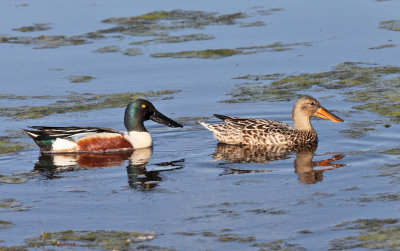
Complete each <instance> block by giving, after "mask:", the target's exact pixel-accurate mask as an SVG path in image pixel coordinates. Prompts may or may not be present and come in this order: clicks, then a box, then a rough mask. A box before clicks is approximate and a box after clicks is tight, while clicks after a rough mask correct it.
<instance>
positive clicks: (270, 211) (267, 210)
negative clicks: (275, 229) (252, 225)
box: [246, 208, 288, 214]
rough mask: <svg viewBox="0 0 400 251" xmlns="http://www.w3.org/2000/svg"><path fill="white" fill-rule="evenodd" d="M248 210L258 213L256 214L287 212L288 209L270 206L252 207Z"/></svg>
mask: <svg viewBox="0 0 400 251" xmlns="http://www.w3.org/2000/svg"><path fill="white" fill-rule="evenodd" d="M246 212H251V213H256V214H287V213H288V211H287V210H282V209H276V208H268V209H264V208H261V209H250V210H246Z"/></svg>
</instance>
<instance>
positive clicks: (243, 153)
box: [213, 144, 344, 184]
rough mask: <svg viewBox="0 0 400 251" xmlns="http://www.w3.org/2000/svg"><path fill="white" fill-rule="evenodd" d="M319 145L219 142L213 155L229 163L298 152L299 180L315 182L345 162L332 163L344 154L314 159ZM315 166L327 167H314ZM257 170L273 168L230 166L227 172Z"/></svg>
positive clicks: (272, 158)
mask: <svg viewBox="0 0 400 251" xmlns="http://www.w3.org/2000/svg"><path fill="white" fill-rule="evenodd" d="M317 147H318V145H317V144H307V145H301V146H284V145H283V146H249V145H227V144H218V146H217V148H216V149H215V152H214V154H213V157H214V160H223V161H226V162H228V163H268V162H270V161H274V160H282V159H288V158H290V155H291V154H292V153H296V159H295V160H294V169H295V172H296V173H297V174H298V175H299V181H300V182H302V183H306V184H314V183H317V182H319V181H322V178H323V177H322V173H323V172H324V171H326V170H330V169H335V168H339V167H342V166H344V165H343V164H333V163H331V162H332V161H335V160H339V159H342V158H343V156H342V155H336V156H333V157H332V158H330V159H327V160H322V161H312V159H313V155H314V152H315V150H316V149H317ZM314 167H327V168H324V169H314ZM255 172H271V170H265V169H264V170H241V169H232V168H229V169H227V170H226V171H225V174H233V173H255Z"/></svg>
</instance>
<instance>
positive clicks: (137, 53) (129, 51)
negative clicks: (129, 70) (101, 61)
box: [124, 48, 143, 56]
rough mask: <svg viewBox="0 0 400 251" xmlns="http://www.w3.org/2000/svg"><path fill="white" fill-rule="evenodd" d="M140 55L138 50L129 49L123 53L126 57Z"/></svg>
mask: <svg viewBox="0 0 400 251" xmlns="http://www.w3.org/2000/svg"><path fill="white" fill-rule="evenodd" d="M142 54H143V53H142V51H141V50H140V49H138V48H129V49H126V50H125V51H124V55H126V56H137V55H142Z"/></svg>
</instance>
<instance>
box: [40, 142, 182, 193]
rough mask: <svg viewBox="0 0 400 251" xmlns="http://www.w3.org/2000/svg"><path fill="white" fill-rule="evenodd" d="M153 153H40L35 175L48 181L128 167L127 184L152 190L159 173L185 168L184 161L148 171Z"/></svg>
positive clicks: (148, 149)
mask: <svg viewBox="0 0 400 251" xmlns="http://www.w3.org/2000/svg"><path fill="white" fill-rule="evenodd" d="M152 153H153V149H152V148H143V149H137V150H135V151H131V152H119V153H101V154H100V153H73V154H72V153H71V154H54V153H53V154H45V153H41V155H40V156H39V160H38V162H36V163H35V166H34V170H33V172H36V173H40V174H41V175H42V177H43V178H45V179H58V178H61V176H60V173H63V172H70V171H79V170H83V169H89V168H101V167H112V166H122V165H124V163H125V161H126V160H127V161H128V165H127V167H126V170H127V176H128V184H129V186H130V187H132V188H135V189H145V190H147V189H151V188H154V187H156V186H157V184H158V183H159V182H161V181H162V178H161V177H160V176H159V173H160V172H163V171H170V170H174V169H180V168H183V162H184V159H181V160H176V161H167V162H161V163H156V164H154V165H155V166H156V168H153V169H152V170H151V171H147V169H146V165H147V163H148V162H149V159H150V158H151V156H152Z"/></svg>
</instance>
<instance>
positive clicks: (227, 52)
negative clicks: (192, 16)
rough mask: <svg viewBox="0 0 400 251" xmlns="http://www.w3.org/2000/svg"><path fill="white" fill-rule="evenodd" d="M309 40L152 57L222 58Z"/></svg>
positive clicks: (303, 43) (301, 44) (173, 53)
mask: <svg viewBox="0 0 400 251" xmlns="http://www.w3.org/2000/svg"><path fill="white" fill-rule="evenodd" d="M310 45H311V43H309V42H300V43H288V44H285V43H280V42H279V43H273V44H268V45H257V46H249V47H238V48H235V49H207V50H198V51H181V52H166V53H153V54H151V56H152V57H173V58H212V59H216V58H223V57H230V56H233V55H238V54H252V53H257V52H265V51H284V50H291V49H292V47H291V46H310Z"/></svg>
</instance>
